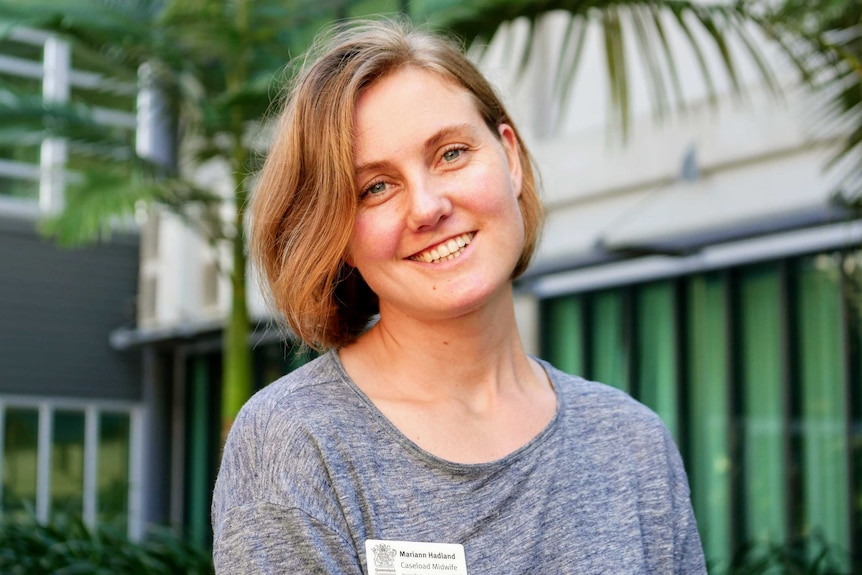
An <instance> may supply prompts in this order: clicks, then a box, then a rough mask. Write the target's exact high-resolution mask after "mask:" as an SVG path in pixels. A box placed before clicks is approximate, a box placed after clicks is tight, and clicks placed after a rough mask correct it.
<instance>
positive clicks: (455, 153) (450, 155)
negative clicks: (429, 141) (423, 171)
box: [443, 148, 464, 162]
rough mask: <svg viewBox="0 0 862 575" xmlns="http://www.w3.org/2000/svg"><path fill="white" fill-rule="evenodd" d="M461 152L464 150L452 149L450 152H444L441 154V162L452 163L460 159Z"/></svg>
mask: <svg viewBox="0 0 862 575" xmlns="http://www.w3.org/2000/svg"><path fill="white" fill-rule="evenodd" d="M463 151H464V150H462V149H461V148H454V149H452V150H446V151H445V152H443V161H444V162H454V161H455V160H457V159H458V158H460V157H461V153H462V152H463Z"/></svg>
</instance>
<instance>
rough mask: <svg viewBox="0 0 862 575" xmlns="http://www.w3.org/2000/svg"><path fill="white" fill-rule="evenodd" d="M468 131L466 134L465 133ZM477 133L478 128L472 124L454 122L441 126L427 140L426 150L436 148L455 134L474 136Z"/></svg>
mask: <svg viewBox="0 0 862 575" xmlns="http://www.w3.org/2000/svg"><path fill="white" fill-rule="evenodd" d="M465 133H466V134H465ZM475 133H476V128H475V127H474V126H473V125H471V124H454V125H452V126H446V127H444V128H440V129H439V130H437V131H436V132H434V134H432V135H431V137H430V138H428V139H427V140H425V150H429V151H430V150H434V149H436V148H438V147H439V146H440V144H441V143H442V142H444V141H445V140H448V139H449V138H451V137H453V136H460V135H468V136H473V135H475Z"/></svg>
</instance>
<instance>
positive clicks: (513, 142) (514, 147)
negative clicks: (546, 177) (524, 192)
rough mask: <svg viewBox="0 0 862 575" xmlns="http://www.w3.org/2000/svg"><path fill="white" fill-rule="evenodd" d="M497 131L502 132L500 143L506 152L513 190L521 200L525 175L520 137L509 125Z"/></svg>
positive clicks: (500, 127) (502, 126) (501, 126)
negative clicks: (522, 167)
mask: <svg viewBox="0 0 862 575" xmlns="http://www.w3.org/2000/svg"><path fill="white" fill-rule="evenodd" d="M497 131H498V132H500V142H501V143H502V144H503V149H504V150H505V151H506V160H507V162H508V164H509V177H510V178H511V180H512V189H513V190H514V191H515V197H516V198H520V197H521V185H522V182H523V178H524V174H523V171H522V169H521V146H520V145H519V143H518V136H517V134H515V129H514V128H512V126H510V125H509V124H500V125H499V126H497Z"/></svg>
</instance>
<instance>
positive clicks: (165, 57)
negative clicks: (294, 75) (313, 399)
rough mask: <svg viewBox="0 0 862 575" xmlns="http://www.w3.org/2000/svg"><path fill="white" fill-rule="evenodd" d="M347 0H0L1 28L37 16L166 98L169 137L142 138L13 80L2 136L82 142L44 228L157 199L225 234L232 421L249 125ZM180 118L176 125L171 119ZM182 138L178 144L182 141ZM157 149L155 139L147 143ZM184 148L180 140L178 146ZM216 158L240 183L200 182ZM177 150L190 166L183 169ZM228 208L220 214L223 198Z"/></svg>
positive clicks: (91, 234) (39, 24)
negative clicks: (142, 141) (60, 204)
mask: <svg viewBox="0 0 862 575" xmlns="http://www.w3.org/2000/svg"><path fill="white" fill-rule="evenodd" d="M350 4H351V1H350V0H322V1H321V0H318V1H312V0H294V1H292V2H278V1H275V0H235V1H225V0H124V1H119V0H116V1H115V0H62V1H58V0H46V1H40V0H27V1H26V2H20V1H13V0H3V1H0V30H6V31H7V32H8V31H11V30H15V29H17V28H21V27H24V28H31V29H40V30H44V31H48V32H51V33H54V34H56V35H58V36H59V37H61V38H63V39H65V40H67V41H68V42H69V43H70V44H71V45H72V47H73V53H74V54H75V56H76V58H78V62H79V63H82V64H83V65H85V66H86V67H87V68H88V69H92V70H96V71H97V72H99V73H101V74H102V75H103V76H104V77H105V78H106V81H105V82H103V86H102V93H101V94H100V95H97V96H96V98H97V99H98V98H100V97H102V98H110V97H112V91H113V92H116V91H117V90H120V91H122V90H123V89H124V88H126V89H127V88H128V87H129V86H132V87H134V86H136V85H138V84H139V83H140V84H141V86H140V87H141V89H142V91H144V92H146V93H147V94H149V96H150V97H156V98H157V99H158V100H159V101H160V102H161V108H162V111H161V118H160V121H161V122H162V133H163V134H166V135H168V137H167V138H164V137H163V138H162V140H161V142H160V145H161V149H152V146H149V149H141V147H140V146H136V144H135V139H134V134H133V132H132V131H131V130H123V129H107V128H106V127H105V125H104V123H102V122H100V121H99V118H98V114H97V113H96V110H95V109H94V108H93V107H92V106H89V105H87V104H86V103H82V102H76V101H72V102H70V103H57V102H51V101H46V100H44V99H43V98H42V97H41V96H40V95H34V94H32V93H28V92H27V91H26V90H22V89H17V88H16V87H15V86H14V85H4V86H3V89H2V90H0V144H4V143H5V144H7V145H8V144H9V143H20V142H21V141H26V140H27V138H30V139H31V140H37V141H38V140H40V139H41V138H43V137H45V136H51V137H56V138H62V139H65V140H66V141H68V143H69V146H70V148H74V149H75V150H77V151H78V152H79V154H78V156H77V163H76V164H75V165H74V169H75V171H76V176H77V178H76V179H71V178H70V179H69V181H68V186H67V189H66V201H65V206H64V209H63V210H62V211H61V212H59V213H58V214H55V215H54V216H53V217H51V219H50V220H49V221H48V225H47V230H48V231H49V233H50V234H51V235H54V236H55V237H57V239H58V240H59V241H60V242H61V243H65V244H80V243H85V242H89V241H93V240H95V239H97V238H99V237H100V236H104V235H105V234H106V233H107V232H109V230H110V228H111V226H112V225H113V224H114V223H116V221H117V219H118V217H119V218H123V217H126V218H128V217H131V216H133V215H134V213H135V211H136V210H137V209H139V206H140V205H141V204H142V203H143V204H146V205H150V206H152V205H159V206H162V207H163V208H165V209H168V210H170V211H171V212H173V213H175V214H177V215H179V216H180V217H182V218H184V219H185V220H186V221H188V222H189V223H191V224H193V225H195V226H196V228H197V230H198V231H199V232H201V233H202V234H203V236H204V237H205V238H207V240H208V241H209V242H210V243H211V244H212V245H213V246H214V247H215V246H220V245H222V246H223V245H227V246H228V250H229V251H230V254H231V258H230V260H231V261H230V264H229V265H227V266H226V268H227V269H226V272H227V273H228V274H229V277H230V284H231V307H230V316H229V318H228V320H227V322H226V327H225V332H224V369H223V382H222V390H223V391H222V402H221V403H222V423H223V429H224V430H226V429H227V428H228V427H229V425H230V423H231V422H232V420H233V418H234V416H235V415H236V413H237V412H238V410H239V408H240V407H241V406H242V404H243V403H244V402H245V400H246V399H248V397H249V396H250V394H251V381H252V377H251V350H250V347H249V344H248V336H249V332H250V320H249V312H248V308H247V304H246V275H245V270H246V252H245V235H246V232H245V206H246V203H247V199H248V192H249V181H250V179H249V178H248V175H249V174H250V173H252V172H253V170H254V162H255V160H256V157H257V156H256V155H255V154H254V151H253V150H252V144H251V141H252V138H251V134H252V131H253V130H254V128H255V127H256V126H259V122H261V121H262V118H263V117H264V116H265V114H266V111H267V109H268V108H269V107H270V103H271V97H272V95H273V94H274V93H276V92H277V90H276V88H274V87H273V79H274V78H275V79H278V78H279V77H281V76H283V74H280V70H281V69H282V68H283V66H284V63H285V62H286V61H287V60H288V59H289V57H290V56H291V55H292V54H293V55H295V54H298V53H300V52H301V51H302V49H303V48H304V47H305V45H306V43H307V42H308V41H309V40H310V38H311V37H312V35H313V33H314V31H315V29H316V28H317V27H318V26H319V25H321V24H323V23H325V22H327V21H328V20H331V19H332V18H334V17H337V16H343V15H345V14H346V12H345V10H346V9H347V8H348V7H349V6H350ZM171 130H173V131H171ZM176 146H179V151H177V149H176ZM145 148H147V147H145ZM171 148H174V149H171ZM213 159H217V160H218V161H220V162H221V163H222V164H223V165H225V166H227V167H228V173H230V174H231V175H232V178H233V181H232V182H231V183H230V190H231V193H230V194H228V195H227V196H225V195H223V194H220V193H219V192H218V191H217V190H211V189H208V188H205V187H202V186H201V185H199V184H198V183H197V182H196V181H195V179H194V176H195V171H196V170H197V168H199V167H200V166H201V165H203V164H204V163H205V162H208V161H210V160H213ZM179 163H182V164H183V166H184V167H183V169H179V167H178V165H179ZM225 206H227V209H228V211H230V212H232V216H231V217H230V218H229V219H228V221H224V219H223V218H222V217H220V216H219V211H220V210H222V209H223V208H224V207H225Z"/></svg>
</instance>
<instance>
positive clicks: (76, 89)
mask: <svg viewBox="0 0 862 575" xmlns="http://www.w3.org/2000/svg"><path fill="white" fill-rule="evenodd" d="M98 81H99V79H98V77H97V76H95V75H94V74H92V73H88V72H86V71H81V70H75V69H74V68H73V67H72V66H71V55H70V53H69V50H68V47H67V46H66V45H64V44H63V43H61V42H57V41H56V40H54V39H51V38H48V37H47V36H45V35H44V34H40V33H37V32H28V31H18V32H15V33H13V34H12V35H11V37H9V38H6V39H4V40H3V41H2V42H0V98H6V97H8V95H9V92H13V91H14V92H16V93H33V94H39V93H42V94H44V95H45V96H46V97H47V98H51V99H55V100H57V101H81V100H86V99H88V98H89V97H90V91H91V90H92V89H93V87H94V86H95V84H96V83H97V82H98ZM133 96H134V92H132V93H131V95H129V96H127V97H126V101H127V102H129V103H131V102H133ZM132 109H133V108H131V107H129V108H128V110H132ZM104 112H105V117H106V118H110V121H111V122H113V123H114V124H120V125H122V124H123V123H124V122H125V124H126V127H127V128H128V129H132V128H134V121H135V118H134V115H133V114H129V113H125V114H123V113H121V112H117V111H116V110H114V111H110V110H109V109H107V108H106V109H105V110H104ZM76 155H77V150H76V148H75V146H74V145H73V144H68V143H66V142H63V141H57V140H50V139H46V140H44V141H35V142H33V141H29V142H28V141H27V140H26V139H22V140H21V141H19V142H15V143H14V144H11V145H0V269H2V271H0V475H2V489H0V506H2V512H3V514H4V515H8V514H12V515H16V514H17V515H22V514H35V516H36V517H38V518H39V519H41V520H46V519H48V518H50V517H52V516H54V515H55V514H57V513H73V514H77V515H80V516H82V517H83V518H84V519H85V520H86V521H87V522H88V523H91V524H94V523H96V522H101V523H108V524H112V525H116V526H118V527H120V528H123V529H128V530H130V532H132V533H136V532H139V529H140V526H141V524H142V522H141V518H142V508H141V503H142V499H141V480H142V477H143V475H144V470H143V468H142V466H141V462H142V460H141V457H140V455H141V453H142V449H141V446H142V444H143V443H144V433H145V431H144V428H143V423H144V415H145V413H144V410H143V409H142V406H143V403H142V397H143V396H142V386H141V382H142V379H141V362H140V354H138V353H123V352H119V351H117V350H116V349H114V348H112V346H111V345H110V341H109V336H110V334H111V331H112V330H115V329H117V328H118V327H121V326H124V325H134V323H135V297H136V293H137V278H138V260H139V258H138V250H139V247H138V246H139V240H138V236H137V234H134V233H125V234H115V235H114V237H113V238H112V241H111V242H110V243H103V244H99V245H94V246H90V247H86V248H79V249H62V248H59V247H57V246H56V245H54V244H53V243H52V242H51V241H49V240H48V239H47V238H46V237H45V236H44V235H43V234H41V233H40V232H39V230H38V227H39V222H40V221H41V219H42V217H43V216H44V215H46V214H48V213H51V212H53V211H54V210H56V209H58V207H59V205H61V203H62V201H63V177H64V176H63V174H62V171H61V170H57V169H55V168H57V167H61V168H62V167H63V166H65V165H72V166H74V163H75V161H76Z"/></svg>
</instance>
